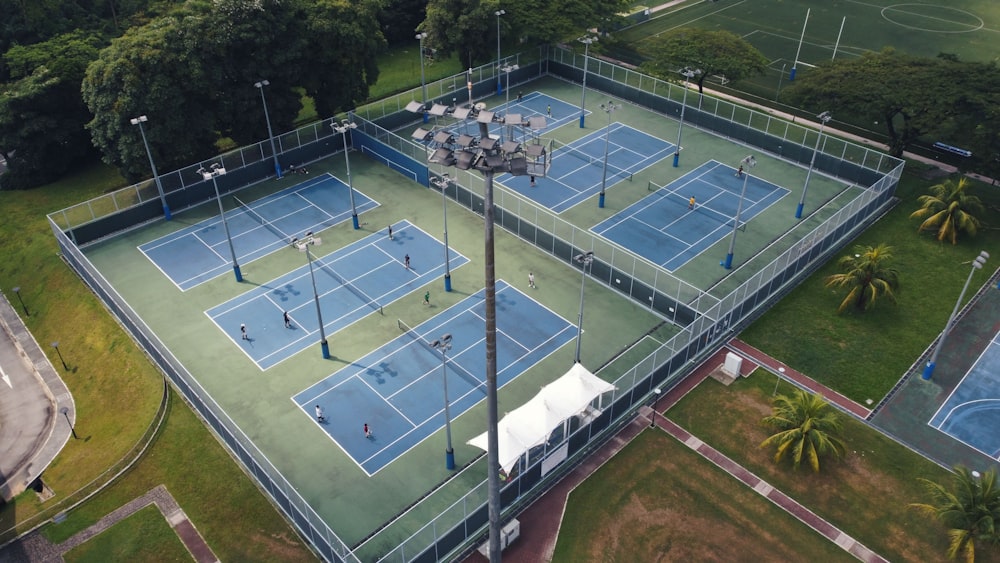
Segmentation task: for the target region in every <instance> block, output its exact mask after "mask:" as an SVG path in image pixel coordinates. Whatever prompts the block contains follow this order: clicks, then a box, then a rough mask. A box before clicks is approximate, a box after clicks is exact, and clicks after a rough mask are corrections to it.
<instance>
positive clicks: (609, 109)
mask: <svg viewBox="0 0 1000 563" xmlns="http://www.w3.org/2000/svg"><path fill="white" fill-rule="evenodd" d="M620 107H622V106H621V105H620V104H615V103H613V102H612V101H611V100H608V103H606V104H601V109H602V110H604V113H606V114H608V128H607V129H605V130H604V171H603V173H602V174H601V195H600V197H599V198H598V199H597V207H600V208H602V209H603V208H604V190H605V189H606V188H607V187H608V146H609V145H610V144H611V114H612V113H614V112H615V110H617V109H618V108H620Z"/></svg>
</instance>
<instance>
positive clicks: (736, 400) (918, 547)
mask: <svg viewBox="0 0 1000 563" xmlns="http://www.w3.org/2000/svg"><path fill="white" fill-rule="evenodd" d="M774 384H775V379H774V377H773V376H771V375H770V374H768V373H767V372H766V371H763V370H757V371H756V372H754V373H753V374H752V375H751V376H750V377H749V378H745V379H743V378H741V379H739V380H737V381H736V382H735V383H733V384H732V385H731V386H729V387H724V386H722V385H721V384H719V383H718V382H716V381H715V380H712V379H708V380H706V381H705V382H704V383H702V384H701V385H699V386H698V387H697V388H696V389H694V390H693V391H692V392H691V393H689V394H688V395H687V396H686V397H685V398H684V399H683V400H681V401H680V402H679V403H678V404H677V405H676V406H674V407H673V408H671V409H670V410H668V411H667V417H668V418H670V419H672V420H673V421H675V422H677V423H678V424H680V425H681V426H683V427H684V428H686V429H687V430H688V431H690V432H691V433H693V434H694V435H696V436H697V437H698V438H700V439H701V440H703V441H704V442H705V443H706V444H709V445H711V446H712V447H714V448H716V449H718V450H719V451H721V452H723V453H724V454H726V455H727V456H729V457H730V458H732V459H733V460H735V461H736V462H737V463H740V464H742V465H743V466H745V467H747V468H748V469H749V470H750V471H752V472H754V473H756V474H757V475H758V476H760V477H761V478H762V479H764V480H765V481H767V482H769V483H770V484H772V485H774V486H776V487H777V488H778V489H780V490H782V491H784V492H785V493H786V494H788V495H789V496H791V497H792V498H794V499H796V500H798V501H799V502H800V503H802V504H803V505H804V506H806V507H807V508H809V509H811V510H812V511H813V512H815V513H816V514H818V515H820V516H821V517H823V518H825V519H826V520H827V521H828V522H830V523H832V524H833V525H834V526H837V527H838V528H840V529H841V530H843V531H844V532H846V533H847V534H850V535H851V536H853V537H854V538H856V539H857V540H858V541H860V542H861V543H863V544H864V545H866V546H868V547H869V548H871V549H873V550H875V552H877V553H879V554H880V555H882V556H883V557H887V558H888V559H889V560H890V561H934V560H941V559H944V553H945V551H946V549H947V546H948V539H947V535H946V532H945V529H944V528H943V527H942V526H940V525H939V524H938V523H937V522H935V521H932V520H929V519H927V518H925V517H923V516H920V515H918V514H917V513H915V512H914V511H912V510H910V509H909V508H907V505H908V504H909V503H911V502H926V501H927V500H928V499H927V497H926V495H925V493H924V489H923V487H922V485H921V484H920V483H919V482H918V481H917V479H918V478H920V477H923V478H927V479H931V480H933V481H936V482H941V483H946V482H948V477H949V475H950V474H949V473H948V471H947V470H945V469H944V468H942V467H940V466H938V465H936V464H934V463H932V462H930V461H928V460H927V459H925V458H923V457H921V456H920V455H918V454H916V453H914V452H913V451H911V450H909V449H907V448H906V447H904V446H902V445H900V444H899V443H897V442H895V441H893V440H891V439H890V438H888V437H886V436H884V435H883V434H881V433H879V432H878V431H876V430H874V429H872V428H871V427H869V426H867V425H865V424H863V423H861V422H859V421H857V420H856V419H854V418H849V417H847V416H846V415H843V417H842V420H843V422H844V427H843V431H842V433H841V438H842V439H843V440H844V442H845V443H846V445H847V452H846V455H845V456H844V457H843V458H841V459H839V460H824V463H823V465H822V467H821V469H820V472H819V473H818V474H814V473H812V471H811V470H809V469H808V468H806V467H804V466H803V467H802V468H801V469H799V470H798V471H795V470H793V469H792V468H791V465H789V464H782V465H780V466H779V465H776V464H774V462H773V460H772V456H773V454H774V451H773V449H770V448H768V449H760V448H759V447H758V445H759V444H760V443H761V442H762V441H763V440H764V439H765V438H767V436H768V435H769V434H770V433H769V432H768V429H767V428H766V427H764V426H762V425H761V424H760V420H761V419H762V418H763V417H764V416H766V415H767V414H769V413H770V399H771V396H772V393H773V392H774ZM791 390H792V387H791V386H789V385H787V384H785V383H784V382H782V385H781V386H780V387H779V388H778V393H788V392H790V391H791ZM976 555H977V560H978V561H1000V557H998V555H1000V553H998V552H993V553H992V554H991V555H992V556H993V558H992V559H991V558H989V557H988V556H987V555H988V554H987V553H986V552H985V551H983V552H980V551H979V550H977V554H976ZM980 556H981V557H980ZM803 560H804V559H803Z"/></svg>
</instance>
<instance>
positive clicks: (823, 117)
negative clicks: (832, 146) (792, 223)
mask: <svg viewBox="0 0 1000 563" xmlns="http://www.w3.org/2000/svg"><path fill="white" fill-rule="evenodd" d="M816 117H817V118H818V119H819V120H820V124H819V134H818V135H817V136H816V146H814V147H813V155H812V159H811V160H810V161H809V170H808V171H807V172H806V183H805V185H803V186H802V197H801V198H799V206H798V207H796V208H795V218H796V219H801V218H802V208H803V207H804V206H805V204H806V190H808V189H809V177H810V176H812V171H813V166H815V165H816V153H817V152H819V141H820V139H822V138H823V127H824V126H825V125H826V124H827V122H828V121H830V120H831V119H833V116H832V115H830V112H828V111H824V112H823V113H821V114H819V115H817V116H816Z"/></svg>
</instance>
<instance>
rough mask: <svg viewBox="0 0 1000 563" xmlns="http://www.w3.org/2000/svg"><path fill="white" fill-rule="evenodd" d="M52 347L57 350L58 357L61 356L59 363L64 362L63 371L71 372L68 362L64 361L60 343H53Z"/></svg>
mask: <svg viewBox="0 0 1000 563" xmlns="http://www.w3.org/2000/svg"><path fill="white" fill-rule="evenodd" d="M52 347H53V348H55V349H56V355H57V356H59V361H60V362H62V365H63V369H64V370H66V371H69V366H68V365H66V360H64V359H63V355H62V350H60V349H59V343H58V342H53V343H52Z"/></svg>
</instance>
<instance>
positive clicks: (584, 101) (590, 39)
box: [577, 36, 598, 129]
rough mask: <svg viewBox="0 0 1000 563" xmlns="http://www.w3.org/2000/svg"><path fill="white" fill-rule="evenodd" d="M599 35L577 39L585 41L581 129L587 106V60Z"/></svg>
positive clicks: (581, 41)
mask: <svg viewBox="0 0 1000 563" xmlns="http://www.w3.org/2000/svg"><path fill="white" fill-rule="evenodd" d="M597 39H598V38H597V37H590V36H584V37H580V38H578V39H577V41H579V42H580V43H583V45H584V47H583V95H582V96H581V97H580V129H583V122H584V118H585V117H586V111H587V110H586V106H587V61H588V60H590V59H589V56H590V44H591V43H596V42H597Z"/></svg>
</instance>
